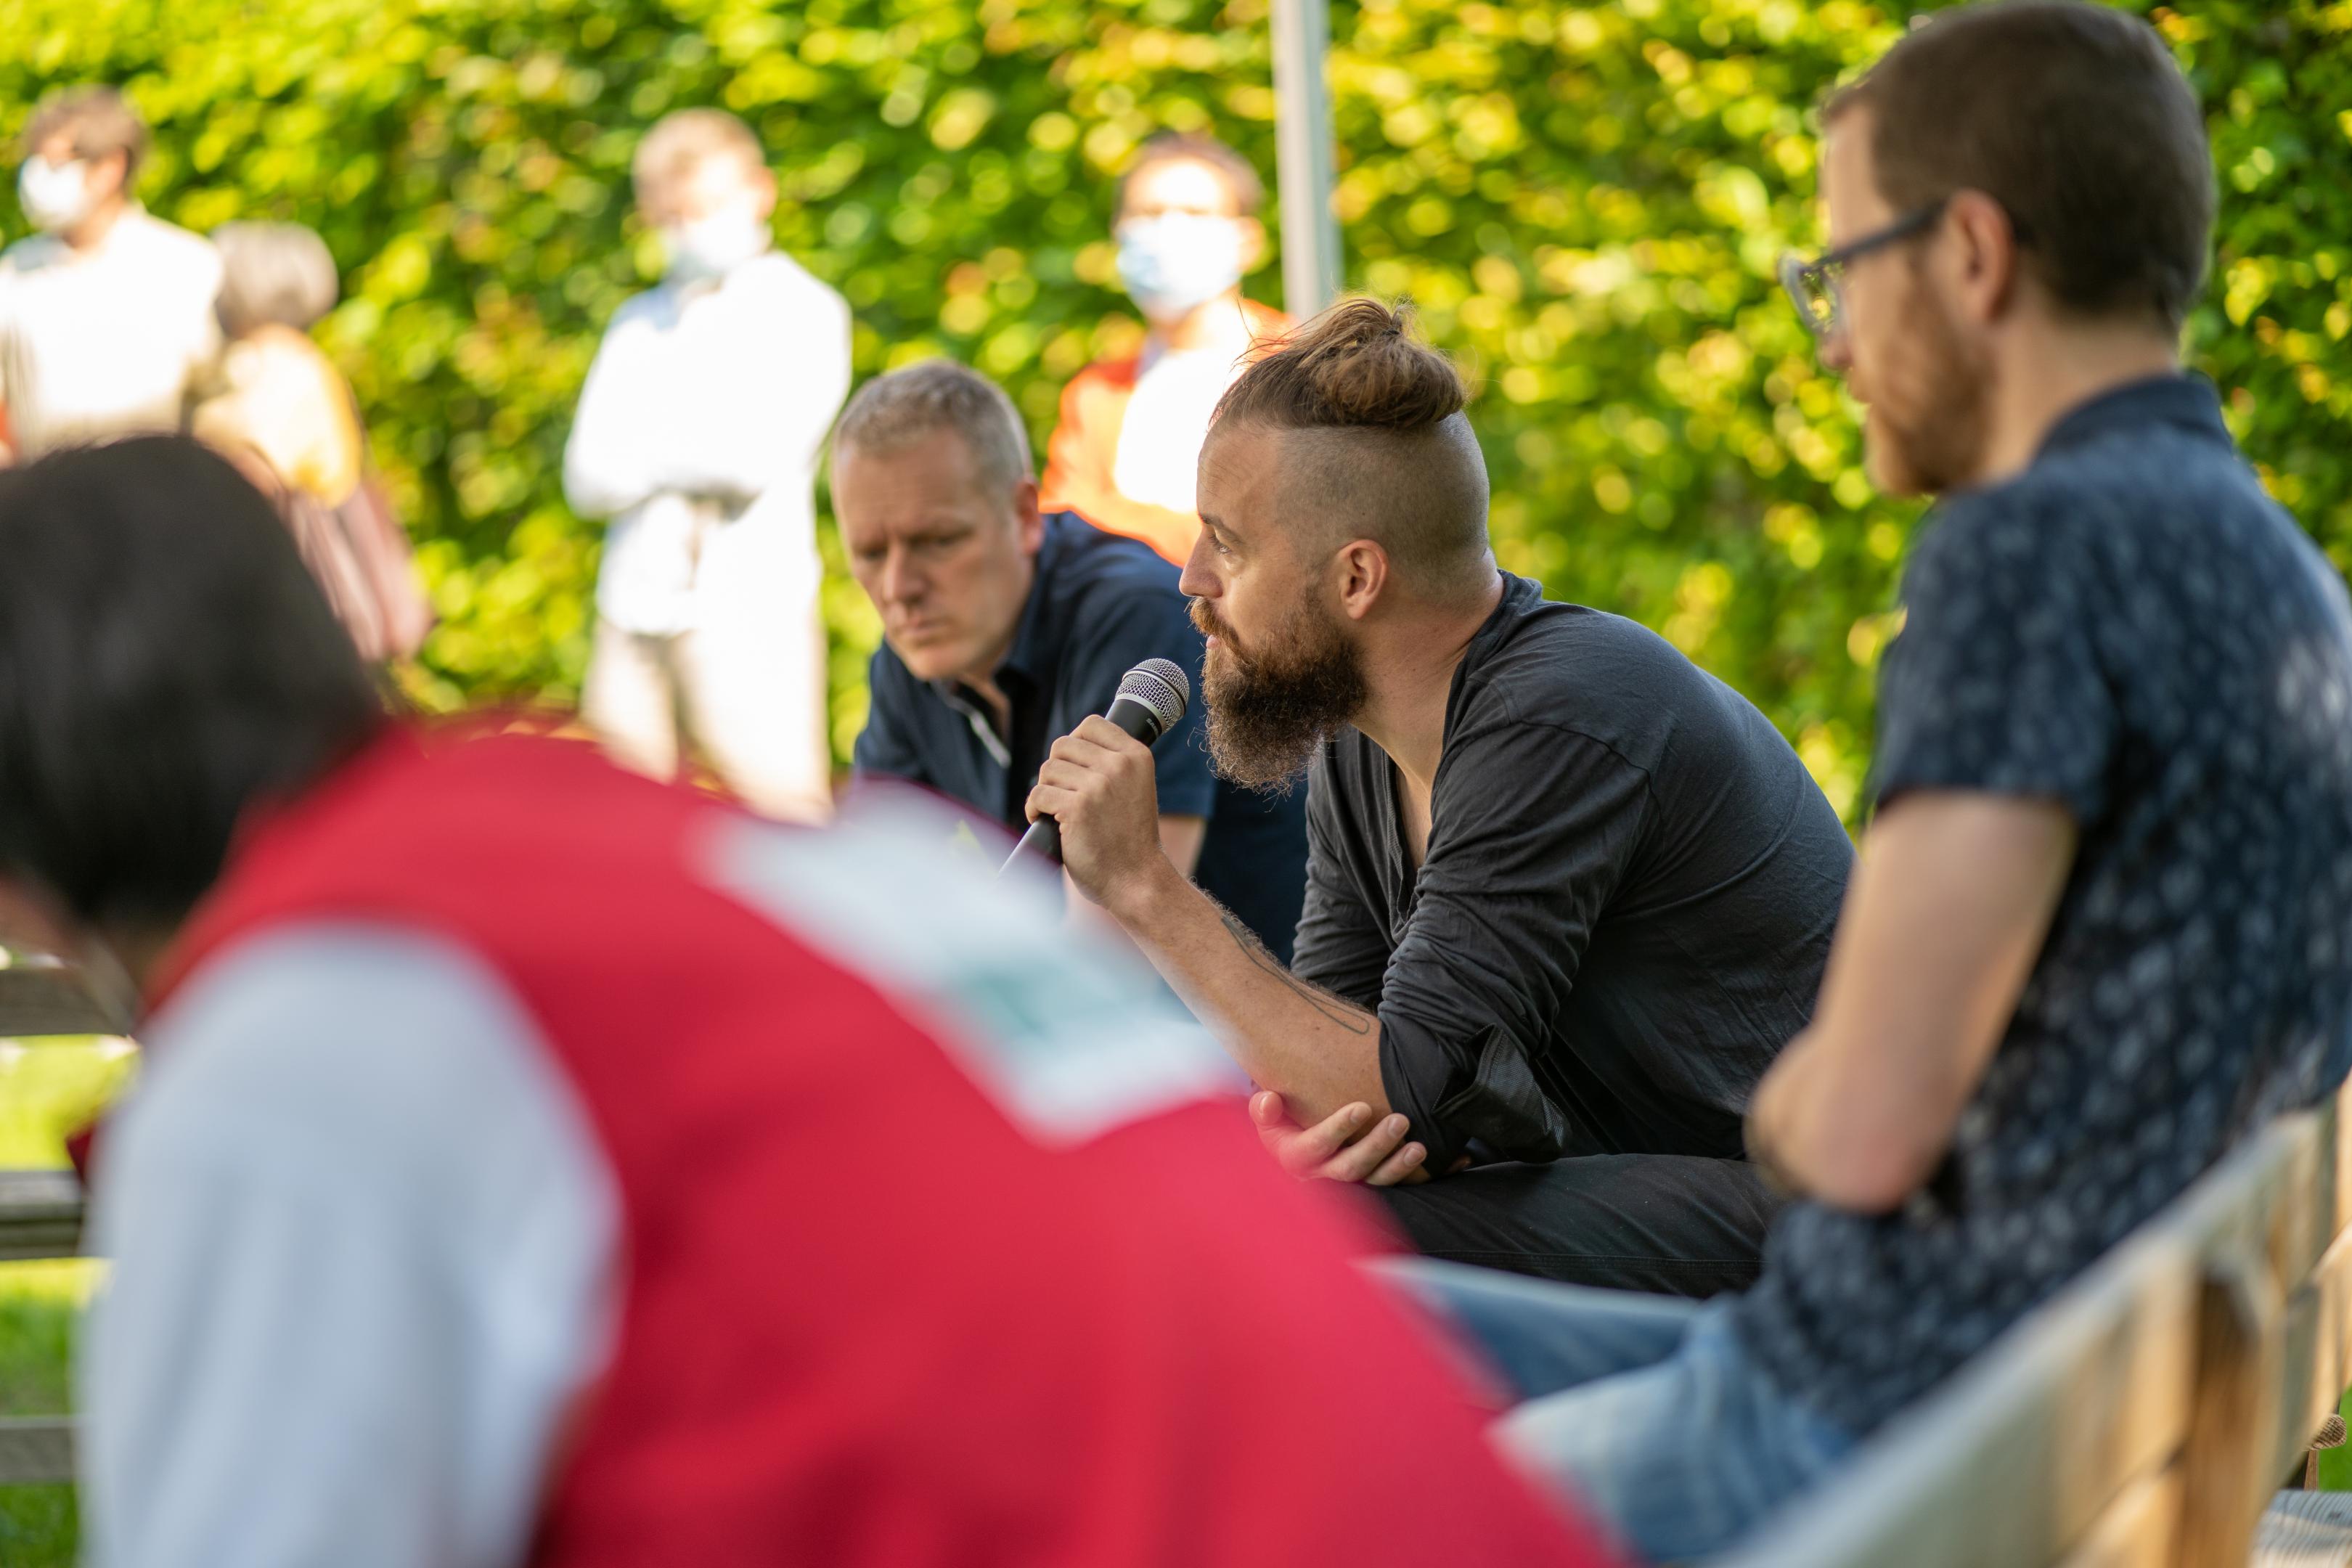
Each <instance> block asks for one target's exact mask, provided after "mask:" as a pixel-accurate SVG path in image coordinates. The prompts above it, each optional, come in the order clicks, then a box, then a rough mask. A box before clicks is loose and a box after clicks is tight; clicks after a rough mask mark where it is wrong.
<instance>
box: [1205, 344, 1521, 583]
mask: <svg viewBox="0 0 2352 1568" xmlns="http://www.w3.org/2000/svg"><path fill="white" fill-rule="evenodd" d="M1410 328H1411V321H1410V317H1409V316H1408V314H1407V313H1406V312H1404V311H1402V310H1390V309H1389V308H1388V307H1387V306H1385V305H1382V304H1381V303H1380V302H1379V301H1378V300H1363V299H1359V300H1346V301H1343V302H1342V303H1340V304H1338V305H1335V306H1333V307H1332V308H1331V309H1330V310H1326V311H1325V312H1323V314H1321V315H1319V316H1318V317H1316V318H1315V319H1314V320H1313V321H1309V322H1307V324H1306V325H1305V326H1304V327H1301V328H1300V329H1299V330H1298V331H1297V332H1295V333H1293V334H1292V335H1291V336H1290V337H1288V338H1286V339H1285V340H1284V341H1283V342H1281V344H1280V346H1278V347H1277V348H1276V350H1275V351H1274V352H1273V353H1269V354H1267V355H1265V357H1264V358H1263V359H1260V360H1259V361H1258V362H1257V363H1255V364H1253V365H1251V366H1250V367H1249V368H1248V369H1247V370H1246V371H1244V372H1243V373H1242V375H1241V377H1240V379H1239V380H1237V381H1235V382H1234V384H1233V386H1232V388H1231V389H1230V390H1228V391H1227V392H1226V394H1225V395H1224V398H1223V401H1222V402H1220V403H1219V404H1218V405H1217V413H1216V418H1215V420H1214V422H1213V424H1212V426H1210V435H1209V442H1208V446H1207V447H1205V448H1204V449H1203V451H1202V465H1203V469H1204V472H1205V470H1206V468H1208V467H1210V466H1211V465H1213V464H1216V463H1218V462H1219V461H1220V460H1221V458H1222V457H1223V454H1221V453H1220V452H1219V451H1218V448H1219V447H1221V446H1222V447H1228V448H1229V449H1230V448H1231V447H1232V444H1233V442H1234V438H1235V437H1244V438H1246V445H1247V446H1249V447H1260V448H1261V449H1263V450H1264V451H1265V456H1266V457H1268V458H1271V459H1272V468H1273V474H1272V482H1273V485H1274V489H1273V491H1272V492H1271V493H1272V497H1273V500H1274V501H1275V504H1276V507H1277V508H1278V510H1279V513H1280V515H1281V518H1282V526H1283V528H1284V530H1285V531H1286V534H1287V535H1288V542H1289V543H1290V544H1291V546H1292V548H1294V549H1295V550H1297V551H1298V552H1300V553H1301V554H1302V555H1305V556H1319V555H1322V554H1325V553H1327V552H1330V551H1333V550H1336V549H1338V548H1339V547H1340V546H1341V545H1343V544H1345V543H1347V542H1349V541H1351V540H1357V539H1369V540H1371V541H1372V542H1375V543H1377V544H1379V545H1380V546H1381V549H1382V550H1383V551H1384V552H1386V553H1387V555H1388V557H1389V560H1390V562H1391V564H1392V565H1393V567H1394V569H1395V571H1396V573H1397V574H1398V576H1399V579H1400V582H1399V586H1402V587H1404V588H1405V589H1407V590H1408V591H1409V592H1411V593H1412V594H1413V595H1415V596H1418V597H1425V598H1436V599H1444V598H1446V597H1449V596H1451V595H1453V594H1454V591H1456V590H1457V589H1458V590H1460V591H1462V592H1465V593H1475V592H1478V591H1482V590H1483V589H1484V588H1485V587H1486V584H1487V583H1488V582H1489V581H1490V580H1491V578H1492V575H1493V558H1492V556H1491V554H1490V552H1489V550H1488V547H1487V540H1486V458H1485V457H1484V455H1483V454H1481V453H1480V451H1479V449H1478V441H1477V437H1475V436H1474V435H1473V434H1472V433H1471V430H1470V421H1469V418H1468V416H1465V414H1464V413H1463V411H1462V410H1463V405H1464V404H1465V401H1466V400H1467V395H1466V393H1465V389H1464V387H1463V384H1462V377H1461V376H1460V374H1458V373H1457V372H1456V371H1455V370H1454V366H1453V364H1452V363H1450V362H1448V361H1447V360H1446V358H1445V356H1444V355H1443V354H1441V353H1438V352H1437V351H1436V350H1434V349H1433V348H1430V347H1429V346H1428V345H1427V344H1425V343H1423V342H1418V341H1416V340H1415V339H1414V338H1413V336H1412V332H1411V330H1410ZM1235 455H1238V454H1237V453H1236V454H1235Z"/></svg>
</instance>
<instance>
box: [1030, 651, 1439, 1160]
mask: <svg viewBox="0 0 2352 1568" xmlns="http://www.w3.org/2000/svg"><path fill="white" fill-rule="evenodd" d="M1162 666H1164V667H1165V668H1164V669H1162V668H1156V667H1162ZM1171 677H1172V680H1171ZM1119 694H1120V700H1119V701H1118V702H1116V703H1114V704H1112V707H1111V711H1110V713H1109V714H1108V716H1103V715H1097V716H1096V717H1093V718H1090V719H1087V721H1085V722H1083V723H1081V724H1080V725H1079V726H1078V727H1077V728H1076V730H1073V731H1071V732H1070V733H1068V734H1066V735H1065V736H1063V737H1062V738H1061V739H1060V740H1058V741H1056V742H1054V745H1053V750H1052V751H1051V752H1049V753H1048V755H1047V757H1046V760H1045V763H1044V765H1043V766H1041V767H1040V768H1039V769H1038V770H1037V783H1036V784H1035V785H1034V787H1033V788H1032V789H1031V790H1030V792H1029V799H1028V802H1027V812H1028V816H1029V820H1030V823H1031V824H1032V826H1031V829H1030V831H1029V833H1028V834H1025V835H1024V836H1023V838H1022V841H1021V847H1019V848H1016V849H1015V850H1014V851H1013V859H1015V860H1019V859H1023V858H1033V857H1034V858H1050V856H1051V855H1052V854H1053V852H1054V850H1055V847H1058V849H1059V853H1060V858H1061V863H1062V867H1063V868H1064V869H1065V870H1066V871H1067V872H1068V873H1069V878H1070V880H1071V882H1072V883H1073V884H1074V885H1075V886H1076V888H1077V889H1078V891H1079V892H1080V893H1082V894H1083V895H1085V896H1086V898H1087V899H1088V900H1091V901H1092V902H1094V903H1096V904H1097V905H1099V906H1101V907H1102V908H1103V909H1104V910H1107V911H1108V913H1109V914H1110V915H1111V916H1112V917H1113V918H1114V919H1116V920H1118V921H1119V922H1120V924H1121V925H1123V926H1126V927H1128V928H1129V930H1130V931H1133V930H1134V929H1135V928H1136V927H1137V926H1138V925H1139V923H1148V917H1147V914H1146V911H1147V910H1149V908H1150V905H1151V903H1152V902H1153V901H1154V900H1158V899H1161V898H1164V897H1166V896H1168V895H1170V894H1171V892H1172V893H1175V894H1178V895H1180V896H1185V895H1192V889H1191V886H1190V884H1189V882H1187V880H1186V879H1185V877H1184V875H1183V873H1182V872H1181V871H1179V870H1178V869H1177V868H1176V867H1175V865H1174V864H1173V863H1172V862H1171V861H1170V859H1169V858H1168V857H1167V855H1166V854H1165V853H1164V852H1162V850H1161V849H1160V831H1159V825H1160V793H1159V776H1158V773H1157V770H1156V769H1155V767H1154V766H1153V763H1152V760H1151V742H1152V741H1154V740H1156V739H1157V738H1158V736H1159V735H1160V733H1161V732H1163V731H1165V730H1167V729H1171V728H1173V727H1174V725H1175V722H1176V721H1177V720H1179V719H1181V717H1182V716H1183V710H1184V705H1185V702H1186V700H1187V699H1188V697H1189V695H1190V691H1189V687H1188V685H1187V683H1186V682H1185V681H1184V678H1183V674H1182V672H1181V670H1178V669H1176V668H1174V667H1173V666H1172V665H1166V661H1163V660H1156V659H1155V660H1152V661H1150V663H1148V664H1144V665H1139V666H1138V667H1137V668H1135V669H1134V670H1133V671H1131V672H1129V676H1128V679H1127V680H1125V681H1123V682H1122V683H1121V684H1120V687H1119ZM1138 701H1140V702H1141V703H1142V704H1143V711H1139V710H1138V709H1137V703H1138ZM1008 864H1009V862H1008ZM1236 940H1239V939H1238V938H1237V939H1236ZM1253 945H1254V944H1253ZM1139 946H1141V947H1142V949H1143V951H1144V952H1145V954H1146V955H1147V956H1149V957H1150V958H1151V960H1152V962H1153V963H1154V964H1155V965H1158V966H1159V967H1160V969H1161V970H1162V972H1163V973H1166V974H1167V977H1168V979H1169V980H1170V982H1171V984H1176V985H1177V987H1178V990H1179V991H1180V992H1182V991H1183V990H1184V989H1185V987H1184V986H1183V984H1182V983H1181V976H1180V975H1179V974H1178V973H1175V972H1174V971H1173V970H1171V967H1170V966H1169V965H1168V964H1166V963H1162V962H1161V959H1160V954H1159V952H1157V951H1156V950H1155V948H1154V947H1153V946H1152V945H1151V944H1150V943H1143V942H1139ZM1261 956H1265V955H1263V954H1262V955H1261ZM1265 963H1267V964H1269V965H1274V966H1275V967H1276V968H1277V969H1278V968H1279V965H1278V964H1276V962H1275V960H1274V959H1273V958H1272V957H1271V956H1265ZM1186 1000H1187V1002H1188V1003H1194V998H1192V997H1191V996H1187V997H1186ZM1198 1010H1199V1009H1198V1006H1197V1005H1195V1011H1198ZM1250 1121H1251V1122H1252V1124H1253V1125H1254V1126H1255V1128H1256V1129H1257V1133H1258V1137H1259V1140H1260V1141H1261V1142H1263V1143H1264V1144H1265V1148H1266V1151H1267V1152H1269V1153H1271V1154H1272V1155H1273V1156H1274V1157H1275V1159H1276V1161H1277V1162H1278V1163H1280V1164H1281V1166H1282V1168H1283V1169H1284V1170H1286V1171H1288V1172H1289V1173H1291V1174H1292V1175H1295V1176H1300V1177H1318V1178H1321V1179H1324V1180H1328V1181H1339V1182H1361V1183H1364V1184H1367V1185H1370V1186H1381V1187H1384V1186H1391V1185H1394V1184H1397V1183H1400V1182H1406V1181H1418V1180H1426V1179H1427V1173H1426V1172H1424V1171H1423V1169H1422V1168H1421V1167H1422V1160H1423V1157H1424V1153H1425V1151H1424V1150H1423V1147H1422V1145H1420V1144H1419V1143H1412V1142H1406V1139H1405V1135H1406V1133H1407V1132H1408V1131H1410V1130H1411V1129H1410V1123H1409V1122H1408V1121H1406V1119H1405V1118H1404V1117H1402V1116H1399V1115H1395V1114H1393V1113H1391V1114H1389V1115H1386V1116H1375V1115H1374V1113H1373V1110H1372V1107H1371V1106H1370V1105H1368V1104H1365V1103H1362V1102H1361V1101H1359V1102H1356V1103H1353V1104H1349V1105H1344V1106H1341V1107H1340V1108H1339V1110H1335V1111H1333V1112H1332V1113H1331V1114H1330V1115H1328V1116H1327V1117H1325V1118H1324V1119H1323V1120H1322V1121H1318V1123H1316V1125H1314V1126H1313V1127H1305V1128H1302V1127H1300V1126H1298V1125H1297V1123H1295V1122H1294V1121H1292V1120H1291V1117H1290V1112H1289V1110H1288V1108H1287V1107H1286V1105H1285V1103H1284V1101H1283V1099H1282V1097H1281V1096H1280V1095H1278V1094H1276V1093H1275V1092H1274V1091H1273V1090H1271V1089H1261V1090H1259V1091H1258V1092H1257V1093H1255V1094H1254V1095H1252V1096H1251V1097H1250Z"/></svg>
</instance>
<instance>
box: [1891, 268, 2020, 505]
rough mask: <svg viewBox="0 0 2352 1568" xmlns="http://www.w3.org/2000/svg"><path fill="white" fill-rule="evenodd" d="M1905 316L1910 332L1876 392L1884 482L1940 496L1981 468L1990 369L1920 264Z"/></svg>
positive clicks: (1902, 490) (1895, 489) (1894, 490)
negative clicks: (1926, 281)
mask: <svg viewBox="0 0 2352 1568" xmlns="http://www.w3.org/2000/svg"><path fill="white" fill-rule="evenodd" d="M1904 314H1905V319H1906V321H1909V322H1910V323H1912V330H1911V331H1910V332H1909V334H1908V335H1907V338H1906V340H1905V341H1904V342H1903V343H1902V345H1901V348H1900V350H1899V352H1898V354H1897V355H1896V356H1894V362H1893V363H1889V364H1887V365H1886V366H1885V368H1884V372H1883V374H1881V375H1880V376H1879V377H1878V378H1877V384H1876V385H1875V386H1874V388H1873V389H1872V397H1871V403H1870V411H1871V415H1872V416H1873V425H1874V428H1875V431H1876V434H1877V437H1878V439H1877V440H1876V441H1875V442H1874V444H1873V447H1872V450H1871V458H1872V460H1873V464H1874V467H1875V468H1876V469H1877V479H1878V485H1879V488H1880V489H1884V490H1885V491H1887V492H1889V493H1890V494H1894V495H1941V494H1943V493H1944V492H1946V491H1947V490H1954V489H1959V488H1961V487H1962V486H1964V485H1967V484H1969V483H1971V482H1972V481H1973V480H1974V479H1976V477H1977V475H1978V474H1979V473H1980V472H1982V471H1983V468H1984V454H1985V442H1986V437H1987V432H1988V427H1989V423H1990V407H1991V391H1992V385H1991V384H1992V374H1991V369H1990V365H1989V364H1988V363H1987V361H1986V356H1985V355H1984V354H1982V353H1977V352H1973V351H1972V350H1971V349H1970V348H1969V345H1968V344H1967V343H1966V342H1963V341H1962V340H1961V338H1960V334H1959V331H1958V329H1957V328H1956V327H1954V326H1953V324H1952V318H1951V316H1950V314H1949V313H1948V311H1947V310H1945V309H1944V306H1943V302H1942V301H1941V300H1938V299H1937V298H1936V297H1935V296H1934V295H1933V294H1932V293H1931V292H1930V291H1929V290H1928V289H1926V288H1925V287H1924V286H1922V283H1921V280H1920V277H1919V274H1918V271H1917V270H1916V268H1914V270H1913V272H1912V275H1911V289H1910V291H1909V297H1908V298H1907V300H1906V302H1905V310H1904Z"/></svg>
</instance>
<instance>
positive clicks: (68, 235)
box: [0, 87, 221, 461]
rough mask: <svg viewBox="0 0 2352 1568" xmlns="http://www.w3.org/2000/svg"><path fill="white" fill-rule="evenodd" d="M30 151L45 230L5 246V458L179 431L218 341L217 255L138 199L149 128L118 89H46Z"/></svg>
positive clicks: (0, 309) (35, 218) (0, 373)
mask: <svg viewBox="0 0 2352 1568" xmlns="http://www.w3.org/2000/svg"><path fill="white" fill-rule="evenodd" d="M24 147H25V160H24V163H23V165H22V166H21V167H20V168H19V170H18V171H17V183H16V195H17V205H19V206H20V207H21V208H22V209H23V210H24V214H25V216H26V219H27V220H28V221H29V222H31V224H32V225H33V226H34V227H35V228H37V229H38V230H39V231H40V232H39V233H37V234H35V235H33V236H31V237H27V238H26V239H22V240H19V241H18V242H17V243H16V244H15V245H13V246H10V247H8V249H7V251H6V253H5V255H0V407H5V411H6V425H5V437H0V461H14V460H16V459H18V458H25V459H30V458H37V457H38V456H40V455H41V454H42V453H43V452H45V451H47V450H49V449H50V448H51V447H64V446H71V445H74V444H76V443H79V442H83V441H90V440H99V439H103V438H104V437H110V436H121V435H128V434H131V433H133V432H137V431H147V430H175V429H178V428H179V427H180V426H181V424H182V422H183V420H184V416H185V414H186V410H187V405H188V395H189V389H190V384H191V382H192V381H193V380H194V378H195V376H196V375H197V374H199V373H200V372H202V371H203V370H204V369H205V367H206V366H207V365H209V364H210V363H211V362H212V359H213V356H214V354H215V353H216V352H217V351H218V349H219V345H220V334H219V330H218V328H217V327H216V326H215V322H214V320H213V300H214V299H215V296H217V295H218V294H219V292H220V280H221V264H220V258H219V257H218V256H217V255H215V253H214V250H213V247H212V246H211V245H210V244H209V243H208V242H206V241H205V240H204V239H202V238H200V237H197V236H195V235H193V234H190V233H189V232H188V231H187V230H186V229H184V228H180V227H178V226H174V225H173V224H168V223H165V222H163V220H162V219H160V218H155V217H150V216H148V215H147V212H146V210H145V209H144V208H142V206H140V205H139V203H138V202H137V201H136V200H135V199H134V198H133V197H132V195H131V182H132V180H133V178H134V177H135V176H136V175H137V174H138V172H139V163H140V159H141V158H142V155H143V154H144V153H146V150H147V127H146V125H145V123H144V122H143V121H141V120H140V118H139V111H138V110H135V109H133V108H132V107H131V103H130V101H129V100H127V99H125V98H124V97H123V96H122V95H121V93H119V92H117V91H115V90H114V89H112V88H107V87H83V88H71V89H66V90H65V91H62V92H57V93H52V94H51V95H50V96H49V97H47V98H46V99H44V100H42V101H41V103H40V105H39V107H37V109H35V110H33V118H32V120H31V121H30V122H29V123H28V124H27V125H26V132H25V142H24Z"/></svg>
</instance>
